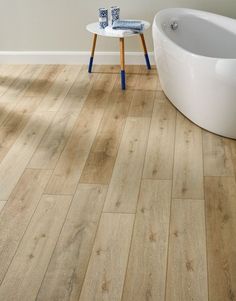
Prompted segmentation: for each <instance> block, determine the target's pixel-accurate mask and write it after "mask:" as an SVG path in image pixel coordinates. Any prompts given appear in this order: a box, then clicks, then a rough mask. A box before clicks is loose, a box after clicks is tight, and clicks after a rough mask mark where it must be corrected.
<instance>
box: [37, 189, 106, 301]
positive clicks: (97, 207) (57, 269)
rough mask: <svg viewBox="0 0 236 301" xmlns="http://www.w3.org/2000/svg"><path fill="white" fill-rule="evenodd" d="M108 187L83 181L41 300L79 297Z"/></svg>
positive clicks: (45, 282)
mask: <svg viewBox="0 0 236 301" xmlns="http://www.w3.org/2000/svg"><path fill="white" fill-rule="evenodd" d="M106 191H107V187H106V186H101V185H90V184H88V185H87V184H80V185H79V186H78V189H77V192H76V194H75V196H74V199H73V201H72V204H71V208H70V211H69V213H68V216H67V218H66V221H65V224H64V226H63V229H62V232H61V235H60V237H59V240H58V243H57V246H56V249H55V251H54V253H53V255H52V259H51V261H50V264H49V266H48V269H47V273H46V276H45V278H44V281H43V283H42V286H41V289H40V292H39V294H38V297H37V300H38V301H40V300H42V301H46V300H48V301H53V300H55V301H60V300H61V301H67V300H71V301H72V300H78V299H79V296H80V292H81V287H82V284H83V280H84V276H85V273H86V269H87V265H88V261H89V258H90V254H91V252H92V248H93V242H94V238H95V234H96V230H97V227H98V222H99V219H100V215H101V211H102V207H103V204H104V200H105V196H106Z"/></svg>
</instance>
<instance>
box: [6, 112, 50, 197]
mask: <svg viewBox="0 0 236 301" xmlns="http://www.w3.org/2000/svg"><path fill="white" fill-rule="evenodd" d="M53 114H54V113H52V112H46V113H43V114H41V113H37V114H36V113H35V114H34V115H33V116H32V117H31V119H30V121H29V122H28V124H27V126H26V127H25V128H24V130H23V131H22V133H21V134H20V135H19V137H18V138H17V140H16V142H15V143H14V145H13V146H12V147H11V149H10V150H9V152H8V153H7V155H6V156H5V157H4V159H3V160H2V162H1V164H0V199H1V200H3V201H4V200H7V199H8V198H9V196H10V194H11V192H12V190H13V189H14V187H15V185H16V184H17V182H18V180H19V178H20V176H21V175H22V174H23V172H24V170H25V168H26V166H27V165H28V163H29V161H30V158H31V157H32V155H33V153H34V151H35V149H36V148H37V146H38V144H39V142H40V140H41V139H42V137H43V135H44V134H45V132H46V130H47V128H48V126H49V124H50V122H51V120H52V117H53Z"/></svg>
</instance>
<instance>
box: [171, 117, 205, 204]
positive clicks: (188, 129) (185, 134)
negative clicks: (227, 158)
mask: <svg viewBox="0 0 236 301" xmlns="http://www.w3.org/2000/svg"><path fill="white" fill-rule="evenodd" d="M173 197H174V198H182V199H188V198H191V199H203V198H204V197H203V156H202V134H201V129H200V128H198V127H196V126H195V125H194V124H193V123H192V122H190V121H189V120H188V119H187V118H185V117H184V116H183V115H181V114H180V113H178V114H177V120H176V139H175V156H174V174H173Z"/></svg>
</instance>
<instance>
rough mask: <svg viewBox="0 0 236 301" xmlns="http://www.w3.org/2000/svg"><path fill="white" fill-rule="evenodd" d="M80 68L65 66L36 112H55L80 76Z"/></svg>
mask: <svg viewBox="0 0 236 301" xmlns="http://www.w3.org/2000/svg"><path fill="white" fill-rule="evenodd" d="M80 70H81V66H78V65H76V66H65V67H64V68H63V70H62V71H61V72H60V74H59V75H58V76H57V78H56V80H55V81H54V83H53V85H52V87H51V88H50V93H49V94H47V95H46V96H45V97H44V99H43V100H42V103H41V105H40V108H39V109H38V110H40V111H54V112H57V111H58V110H59V108H60V107H61V105H62V103H63V102H64V100H65V97H66V96H67V94H68V92H69V91H70V89H71V87H72V85H73V83H74V82H75V80H76V77H77V76H78V74H80Z"/></svg>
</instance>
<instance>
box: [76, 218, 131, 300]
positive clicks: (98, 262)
mask: <svg viewBox="0 0 236 301" xmlns="http://www.w3.org/2000/svg"><path fill="white" fill-rule="evenodd" d="M133 222H134V215H133V214H112V213H104V214H103V215H102V218H101V222H100V225H99V229H98V233H97V236H96V240H95V243H94V248H93V252H92V255H91V259H90V262H89V266H88V270H87V273H86V277H85V281H84V285H83V288H82V292H81V296H80V299H79V300H80V301H90V300H91V301H92V300H93V301H103V300H104V301H105V300H112V301H120V300H121V295H122V288H123V283H124V278H125V271H126V265H127V260H128V253H129V247H130V240H131V233H132V228H133Z"/></svg>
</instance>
